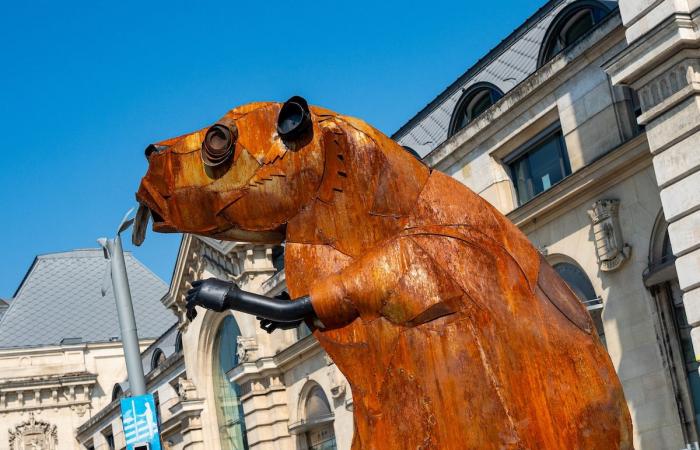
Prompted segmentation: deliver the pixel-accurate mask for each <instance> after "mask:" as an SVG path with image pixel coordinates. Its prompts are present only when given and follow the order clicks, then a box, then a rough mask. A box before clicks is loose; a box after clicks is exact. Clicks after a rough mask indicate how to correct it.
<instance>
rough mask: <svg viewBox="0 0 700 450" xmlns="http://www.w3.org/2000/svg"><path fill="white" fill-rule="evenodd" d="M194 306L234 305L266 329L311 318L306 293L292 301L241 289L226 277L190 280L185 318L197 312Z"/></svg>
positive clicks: (290, 325) (220, 308) (222, 308)
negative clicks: (251, 315) (222, 278)
mask: <svg viewBox="0 0 700 450" xmlns="http://www.w3.org/2000/svg"><path fill="white" fill-rule="evenodd" d="M196 306H202V307H204V308H207V309H211V310H213V311H217V312H222V311H225V310H227V309H234V310H236V311H241V312H244V313H248V314H253V315H255V316H257V317H258V319H259V320H260V325H261V327H262V328H263V329H264V330H265V331H267V332H268V333H270V332H272V331H274V330H275V329H277V328H280V329H290V328H295V327H297V326H298V325H299V324H300V323H301V322H302V321H303V320H304V319H307V318H314V317H315V314H314V310H313V307H312V306H311V301H310V299H309V298H308V297H301V298H298V299H296V300H294V301H289V300H283V299H279V298H270V297H265V296H264V295H258V294H253V293H252V292H246V291H243V290H241V289H240V288H239V287H238V286H236V284H234V283H232V282H230V281H223V280H218V279H216V278H210V279H208V280H198V281H195V282H193V283H192V289H190V291H189V292H188V293H187V318H188V319H189V320H193V319H194V318H195V317H196V316H197V311H196V309H195V307H196Z"/></svg>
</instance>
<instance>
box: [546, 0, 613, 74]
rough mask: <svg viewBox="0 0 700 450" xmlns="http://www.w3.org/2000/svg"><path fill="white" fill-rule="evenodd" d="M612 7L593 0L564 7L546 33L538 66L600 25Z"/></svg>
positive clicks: (581, 0)
mask: <svg viewBox="0 0 700 450" xmlns="http://www.w3.org/2000/svg"><path fill="white" fill-rule="evenodd" d="M609 12H610V9H609V8H608V7H607V6H605V5H604V4H602V3H600V2H597V1H592V0H580V1H577V2H574V3H572V4H570V5H569V6H567V7H566V8H564V9H563V10H562V11H561V12H560V13H559V15H558V16H557V17H556V18H555V19H554V20H553V21H552V24H551V25H550V26H549V30H547V33H546V34H545V37H544V41H543V44H542V47H540V54H539V57H538V60H537V67H540V66H542V65H544V63H546V62H547V61H549V60H550V59H552V58H553V57H554V56H555V55H556V54H557V53H559V52H560V51H562V50H564V49H565V48H566V47H568V46H569V45H571V44H573V43H574V42H576V41H578V40H579V39H580V38H581V37H582V36H583V35H584V34H586V33H588V31H589V30H590V29H591V28H593V27H595V26H596V25H598V23H600V21H601V20H603V18H604V17H605V16H607V15H608V13H609Z"/></svg>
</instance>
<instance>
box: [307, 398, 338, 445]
mask: <svg viewBox="0 0 700 450" xmlns="http://www.w3.org/2000/svg"><path fill="white" fill-rule="evenodd" d="M304 422H305V425H306V445H307V448H308V450H335V448H336V445H335V431H334V430H333V412H332V411H331V407H330V404H329V403H328V397H326V394H325V392H323V389H322V388H321V387H320V386H314V387H313V388H311V390H310V391H309V393H308V394H307V395H306V400H305V402H304Z"/></svg>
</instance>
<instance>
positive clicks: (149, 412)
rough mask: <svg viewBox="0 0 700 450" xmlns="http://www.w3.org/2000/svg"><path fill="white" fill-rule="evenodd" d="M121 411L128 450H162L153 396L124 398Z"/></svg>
mask: <svg viewBox="0 0 700 450" xmlns="http://www.w3.org/2000/svg"><path fill="white" fill-rule="evenodd" d="M121 409H122V426H123V428H124V439H125V440H126V450H161V446H160V434H159V432H158V417H157V414H158V412H157V411H156V404H155V402H154V401H153V395H151V394H146V395H139V396H137V397H126V398H122V399H121Z"/></svg>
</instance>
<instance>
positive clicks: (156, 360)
mask: <svg viewBox="0 0 700 450" xmlns="http://www.w3.org/2000/svg"><path fill="white" fill-rule="evenodd" d="M163 361H165V353H163V350H161V349H159V348H157V349H155V351H154V352H153V356H151V370H154V369H156V368H157V367H158V366H160V365H161V364H163Z"/></svg>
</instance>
